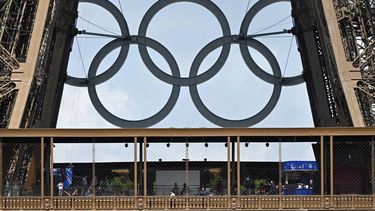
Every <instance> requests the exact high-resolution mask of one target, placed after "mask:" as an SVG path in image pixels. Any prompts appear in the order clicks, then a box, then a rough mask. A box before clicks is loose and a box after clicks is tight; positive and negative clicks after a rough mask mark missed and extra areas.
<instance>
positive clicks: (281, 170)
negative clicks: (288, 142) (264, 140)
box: [278, 137, 283, 209]
mask: <svg viewBox="0 0 375 211" xmlns="http://www.w3.org/2000/svg"><path fill="white" fill-rule="evenodd" d="M281 161H282V155H281V137H279V182H278V183H279V209H281V208H282V206H283V205H282V201H281V193H282V186H283V185H282V183H283V181H282V179H283V168H282V164H281Z"/></svg>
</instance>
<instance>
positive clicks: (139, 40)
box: [88, 36, 181, 128]
mask: <svg viewBox="0 0 375 211" xmlns="http://www.w3.org/2000/svg"><path fill="white" fill-rule="evenodd" d="M129 44H141V45H145V46H148V47H150V48H152V49H154V50H155V51H157V52H158V53H160V54H161V55H162V56H163V57H164V59H165V60H166V61H167V63H168V65H169V67H170V68H171V70H172V75H173V76H174V77H180V71H179V69H178V66H177V62H176V61H175V59H174V58H173V56H172V54H171V53H170V52H169V51H168V49H166V48H165V47H164V46H162V45H161V44H160V43H158V42H156V41H154V40H152V39H150V38H147V37H139V36H131V37H130V39H116V40H113V41H112V42H110V43H109V44H108V45H106V46H105V47H103V48H102V49H101V50H100V51H99V52H98V54H97V55H96V56H95V57H94V59H93V62H92V63H91V65H90V69H89V73H88V77H89V78H93V77H95V75H96V72H97V69H98V67H99V65H100V63H101V61H102V60H103V59H104V57H105V56H106V55H107V54H108V53H110V52H111V51H112V50H114V49H116V48H118V47H120V46H124V45H126V46H129ZM148 68H149V67H148ZM180 89H181V87H180V86H177V85H173V88H172V93H171V95H170V97H169V99H168V102H167V103H166V104H165V105H164V107H163V108H162V109H161V110H160V111H159V112H158V113H157V114H155V115H153V116H152V117H149V118H147V119H144V120H136V121H131V120H125V119H121V118H119V117H117V116H115V115H113V114H112V113H111V112H109V111H108V110H107V109H106V108H105V107H104V106H103V104H102V103H101V102H100V100H99V97H98V94H97V92H96V86H95V83H94V84H89V85H88V90H89V96H90V99H91V102H92V104H93V105H94V107H95V109H96V110H97V111H98V113H99V114H100V115H101V116H102V117H103V118H104V119H105V120H107V121H108V122H110V123H112V124H114V125H117V126H119V127H123V128H137V127H149V126H152V125H154V124H156V123H158V122H160V121H161V120H163V119H164V118H165V117H166V116H167V115H168V114H169V112H170V111H171V110H172V109H173V107H174V106H175V104H176V102H177V100H178V96H179V95H180Z"/></svg>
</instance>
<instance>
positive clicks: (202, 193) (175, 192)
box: [170, 183, 209, 196]
mask: <svg viewBox="0 0 375 211" xmlns="http://www.w3.org/2000/svg"><path fill="white" fill-rule="evenodd" d="M177 195H181V196H183V195H190V189H189V187H187V186H186V183H184V185H183V187H182V190H181V191H180V189H179V188H178V185H177V183H174V186H173V188H172V190H171V193H170V196H177ZM199 195H200V196H207V195H209V193H208V192H207V191H206V188H204V187H202V188H201V189H200V191H199Z"/></svg>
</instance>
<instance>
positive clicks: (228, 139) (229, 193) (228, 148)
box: [227, 136, 231, 206]
mask: <svg viewBox="0 0 375 211" xmlns="http://www.w3.org/2000/svg"><path fill="white" fill-rule="evenodd" d="M230 146H231V144H230V136H228V137H227V156H228V157H227V168H228V169H227V174H228V175H227V177H228V181H227V187H228V190H227V194H228V206H230V205H229V204H230V195H231V185H230V184H231V178H230V173H231V172H230V169H231V167H230V157H231V156H230Z"/></svg>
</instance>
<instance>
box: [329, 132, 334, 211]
mask: <svg viewBox="0 0 375 211" xmlns="http://www.w3.org/2000/svg"><path fill="white" fill-rule="evenodd" d="M329 165H330V166H329V183H330V184H329V185H330V197H331V200H330V205H331V207H332V205H333V194H334V191H333V187H334V186H333V182H334V181H333V136H330V137H329Z"/></svg>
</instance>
